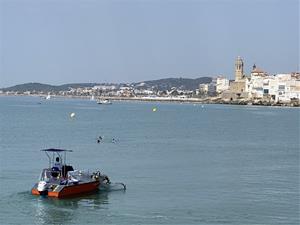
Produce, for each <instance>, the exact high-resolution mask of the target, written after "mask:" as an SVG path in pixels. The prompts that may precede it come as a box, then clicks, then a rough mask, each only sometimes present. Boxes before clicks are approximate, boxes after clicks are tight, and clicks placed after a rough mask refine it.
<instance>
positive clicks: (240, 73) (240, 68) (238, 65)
mask: <svg viewBox="0 0 300 225" xmlns="http://www.w3.org/2000/svg"><path fill="white" fill-rule="evenodd" d="M243 77H244V63H243V60H242V58H241V57H240V56H238V57H237V59H236V60H235V81H238V80H241V79H243Z"/></svg>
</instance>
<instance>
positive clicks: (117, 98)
mask: <svg viewBox="0 0 300 225" xmlns="http://www.w3.org/2000/svg"><path fill="white" fill-rule="evenodd" d="M2 96H32V97H41V98H42V97H46V95H35V94H31V95H26V94H12V95H8V94H0V97H2ZM52 97H54V98H73V99H90V97H91V96H78V95H52ZM95 97H96V99H97V98H98V99H108V100H111V101H140V102H175V103H190V104H224V105H248V106H251V105H253V106H268V107H290V108H299V107H300V102H296V103H295V102H292V103H274V102H269V101H263V100H258V101H257V100H256V101H253V100H247V99H238V100H228V99H222V98H220V97H207V98H180V97H121V96H95Z"/></svg>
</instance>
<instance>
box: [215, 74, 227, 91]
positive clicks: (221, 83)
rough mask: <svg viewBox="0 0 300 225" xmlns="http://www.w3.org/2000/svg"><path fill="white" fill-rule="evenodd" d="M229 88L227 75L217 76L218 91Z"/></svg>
mask: <svg viewBox="0 0 300 225" xmlns="http://www.w3.org/2000/svg"><path fill="white" fill-rule="evenodd" d="M228 89H229V80H228V79H227V78H225V77H217V79H216V92H217V93H222V92H223V91H226V90H228Z"/></svg>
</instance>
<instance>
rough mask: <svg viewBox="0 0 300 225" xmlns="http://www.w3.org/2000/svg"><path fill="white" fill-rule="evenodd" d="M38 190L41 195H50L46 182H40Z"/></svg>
mask: <svg viewBox="0 0 300 225" xmlns="http://www.w3.org/2000/svg"><path fill="white" fill-rule="evenodd" d="M37 190H38V191H39V192H40V194H41V195H47V194H48V185H47V183H46V181H40V182H39V183H38V186H37Z"/></svg>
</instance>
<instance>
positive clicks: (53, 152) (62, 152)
mask: <svg viewBox="0 0 300 225" xmlns="http://www.w3.org/2000/svg"><path fill="white" fill-rule="evenodd" d="M41 151H43V152H45V153H46V155H47V157H48V160H49V168H51V167H53V166H54V165H55V158H56V157H58V158H59V161H60V163H62V164H63V165H66V163H67V162H66V161H67V152H73V151H72V150H67V149H59V148H48V149H42V150H41Z"/></svg>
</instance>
